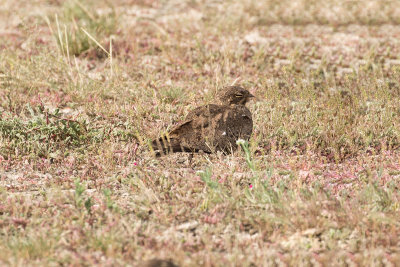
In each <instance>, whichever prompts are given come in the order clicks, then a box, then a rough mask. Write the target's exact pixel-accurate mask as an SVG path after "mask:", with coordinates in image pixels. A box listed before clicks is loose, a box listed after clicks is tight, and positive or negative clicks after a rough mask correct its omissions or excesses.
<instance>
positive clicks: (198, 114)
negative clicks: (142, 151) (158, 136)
mask: <svg viewBox="0 0 400 267" xmlns="http://www.w3.org/2000/svg"><path fill="white" fill-rule="evenodd" d="M220 112H222V109H221V107H220V106H218V105H214V104H210V105H206V106H202V107H198V108H195V109H194V110H192V111H190V112H189V114H188V115H187V116H186V118H185V120H184V121H183V122H181V123H180V124H178V125H177V126H175V127H174V128H172V130H171V131H170V132H169V134H170V135H175V134H178V135H179V134H180V133H181V131H182V130H184V129H185V130H186V128H188V127H189V128H192V129H199V128H207V127H208V126H209V125H210V121H211V120H212V119H213V117H214V116H215V115H216V114H218V113H220Z"/></svg>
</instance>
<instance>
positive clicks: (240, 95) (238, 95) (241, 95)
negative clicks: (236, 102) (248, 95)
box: [235, 94, 243, 98]
mask: <svg viewBox="0 0 400 267" xmlns="http://www.w3.org/2000/svg"><path fill="white" fill-rule="evenodd" d="M235 96H236V97H238V98H239V97H243V94H235Z"/></svg>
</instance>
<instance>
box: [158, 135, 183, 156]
mask: <svg viewBox="0 0 400 267" xmlns="http://www.w3.org/2000/svg"><path fill="white" fill-rule="evenodd" d="M151 149H152V150H153V151H154V153H155V156H156V157H161V156H164V155H167V154H169V153H174V152H182V151H187V150H186V149H185V148H184V147H182V146H181V142H180V141H179V140H178V139H177V138H170V137H169V136H168V135H165V136H161V137H159V138H157V139H155V140H153V141H152V142H151Z"/></svg>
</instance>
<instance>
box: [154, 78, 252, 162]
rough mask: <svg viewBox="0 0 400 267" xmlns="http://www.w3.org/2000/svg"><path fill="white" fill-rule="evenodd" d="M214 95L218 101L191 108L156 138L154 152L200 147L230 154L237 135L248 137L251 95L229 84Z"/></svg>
mask: <svg viewBox="0 0 400 267" xmlns="http://www.w3.org/2000/svg"><path fill="white" fill-rule="evenodd" d="M217 97H218V101H219V103H218V104H208V105H205V106H202V107H198V108H196V109H194V110H192V111H191V112H190V113H189V114H188V115H187V116H186V119H185V120H184V121H183V122H182V123H180V124H179V125H177V126H176V127H174V128H173V129H172V130H171V131H170V132H169V133H168V134H167V135H166V136H162V137H160V138H157V139H155V140H154V141H153V142H152V148H153V149H154V151H155V152H156V155H157V156H161V155H165V154H168V153H171V152H192V153H193V152H199V151H204V152H205V153H213V152H216V151H222V152H224V153H226V154H229V153H231V152H232V151H235V150H236V149H237V145H236V141H237V140H238V139H244V140H248V139H249V138H250V136H251V133H252V130H253V120H252V117H251V112H250V111H249V110H248V109H247V108H246V106H245V105H246V103H247V101H248V100H249V99H250V98H251V97H253V95H252V94H250V92H249V91H247V90H245V89H243V88H242V87H240V86H229V87H226V88H224V89H223V90H222V91H221V92H220V93H219V94H218V95H217Z"/></svg>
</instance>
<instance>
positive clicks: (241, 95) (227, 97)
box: [218, 86, 254, 106]
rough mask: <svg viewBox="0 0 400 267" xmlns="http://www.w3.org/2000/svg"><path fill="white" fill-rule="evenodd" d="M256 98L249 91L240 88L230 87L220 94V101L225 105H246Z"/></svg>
mask: <svg viewBox="0 0 400 267" xmlns="http://www.w3.org/2000/svg"><path fill="white" fill-rule="evenodd" d="M252 97H254V96H253V95H252V94H251V93H250V92H249V91H247V90H246V89H244V88H243V87H240V86H228V87H225V88H224V89H222V91H221V92H220V93H218V99H219V101H220V102H221V104H223V105H228V106H230V105H246V103H247V101H249V99H250V98H252Z"/></svg>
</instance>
